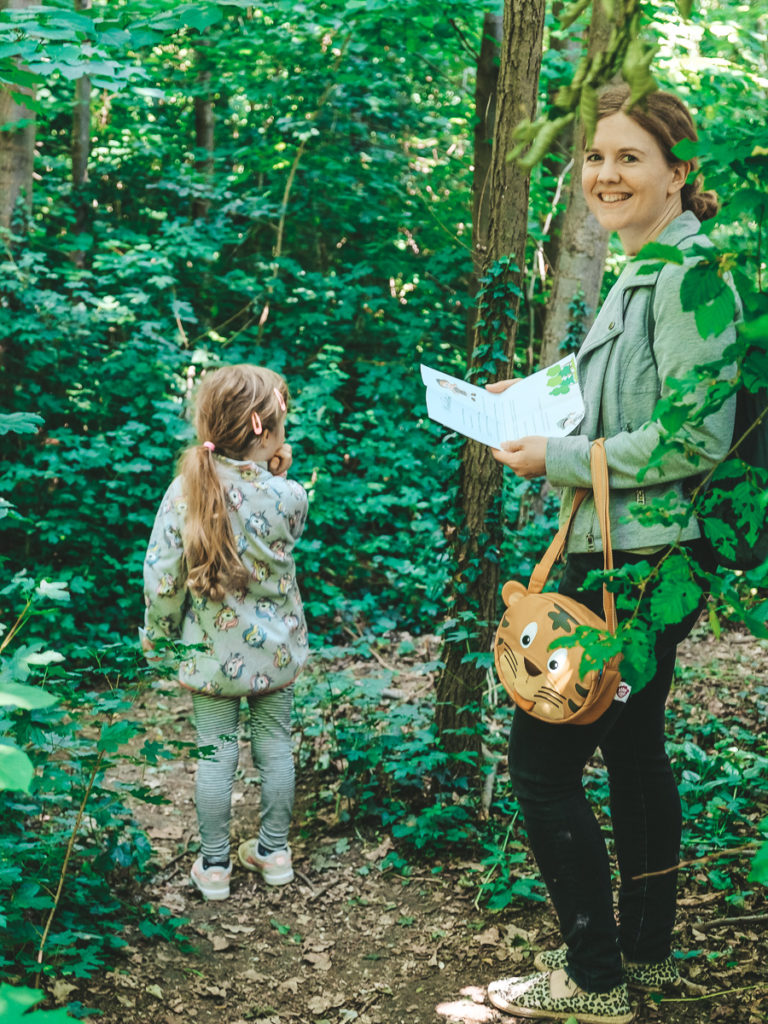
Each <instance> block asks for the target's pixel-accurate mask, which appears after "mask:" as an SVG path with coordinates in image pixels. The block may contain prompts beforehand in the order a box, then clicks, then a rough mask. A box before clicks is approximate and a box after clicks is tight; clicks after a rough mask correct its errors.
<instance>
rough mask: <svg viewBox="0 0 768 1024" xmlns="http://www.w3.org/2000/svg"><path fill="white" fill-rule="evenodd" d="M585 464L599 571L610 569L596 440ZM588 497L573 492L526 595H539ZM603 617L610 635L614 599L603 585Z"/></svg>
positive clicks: (606, 504)
mask: <svg viewBox="0 0 768 1024" xmlns="http://www.w3.org/2000/svg"><path fill="white" fill-rule="evenodd" d="M589 465H590V471H591V473H592V489H593V493H594V496H595V508H596V510H597V521H598V524H599V526H600V536H601V537H602V539H603V568H604V569H606V570H610V569H612V568H613V546H612V544H611V518H610V490H609V484H608V462H607V459H606V455H605V441H604V439H603V438H599V440H597V441H593V443H592V446H591V448H590V451H589ZM588 494H589V491H588V490H587V489H586V488H585V487H579V488H578V489H577V490H576V491H574V495H573V504H572V505H571V511H570V513H569V515H568V519H567V521H566V522H565V523H563V525H562V526H561V527H560V529H559V530H558V531H557V533H556V534H555V536H554V537H553V538H552V543H551V544H550V545H549V547H548V548H547V550H546V551H545V552H544V556H543V558H542V559H541V561H540V562H539V563H538V565H537V566H536V567H535V568H534V570H533V572H532V573H531V579H530V582H529V584H528V593H529V594H540V593H541V591H542V590H543V589H544V585H545V583H546V582H547V580H548V579H549V574H550V572H551V571H552V566H553V565H554V564H555V562H556V561H557V559H558V558H560V556H561V555H562V553H563V551H564V549H565V542H566V540H567V538H568V531H569V530H570V528H571V523H572V521H573V517H574V516H575V515H576V512H577V510H578V509H579V507H580V505H581V503H582V502H583V501H584V498H585V497H586V496H587V495H588ZM603 616H604V618H605V621H606V623H607V625H608V629H609V630H610V632H611V633H615V632H616V625H617V619H616V598H615V597H614V595H613V594H612V593H611V592H610V591H609V590H608V587H607V586H605V584H603Z"/></svg>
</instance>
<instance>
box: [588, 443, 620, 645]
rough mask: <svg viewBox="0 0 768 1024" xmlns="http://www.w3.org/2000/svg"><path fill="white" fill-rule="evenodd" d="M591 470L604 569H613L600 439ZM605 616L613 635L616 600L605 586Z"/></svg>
mask: <svg viewBox="0 0 768 1024" xmlns="http://www.w3.org/2000/svg"><path fill="white" fill-rule="evenodd" d="M589 468H590V470H591V472H592V491H593V493H594V495H595V509H596V510H597V521H598V524H599V526H600V536H601V537H602V539H603V568H604V569H605V570H606V571H608V570H610V569H612V568H613V542H612V541H611V515H610V485H609V483H608V460H607V458H606V454H605V440H604V438H602V437H601V438H599V439H598V440H597V441H595V442H594V443H593V444H592V447H591V448H590V450H589ZM603 616H604V618H605V621H606V622H607V624H608V629H609V630H610V632H611V633H615V632H616V626H617V620H616V598H615V596H614V595H613V594H612V593H611V592H610V591H609V590H608V587H607V586H606V585H605V584H603Z"/></svg>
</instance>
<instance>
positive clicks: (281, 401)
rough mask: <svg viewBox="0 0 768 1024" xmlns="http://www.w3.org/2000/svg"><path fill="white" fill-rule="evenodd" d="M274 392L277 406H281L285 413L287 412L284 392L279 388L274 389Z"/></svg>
mask: <svg viewBox="0 0 768 1024" xmlns="http://www.w3.org/2000/svg"><path fill="white" fill-rule="evenodd" d="M272 390H273V391H274V392H275V398H276V399H277V404H278V405H279V406H280V408H281V409H282V410H283V412H285V399H284V398H283V395H282V392H280V391H279V390H278V389H277V388H272Z"/></svg>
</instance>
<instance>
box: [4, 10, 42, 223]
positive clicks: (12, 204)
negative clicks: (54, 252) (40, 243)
mask: <svg viewBox="0 0 768 1024" xmlns="http://www.w3.org/2000/svg"><path fill="white" fill-rule="evenodd" d="M31 6H32V0H0V10H25V9H26V8H28V7H31ZM25 94H26V95H31V93H30V91H29V90H25V89H23V88H20V89H19V90H18V91H16V92H11V91H10V90H9V89H0V127H2V129H3V130H2V131H0V228H6V229H7V228H10V229H11V230H13V232H14V233H16V234H18V233H21V232H23V231H24V230H25V227H26V221H27V219H28V217H29V215H30V214H31V211H32V167H33V164H34V159H35V115H34V112H33V111H32V110H31V109H30V108H29V107H28V106H27V105H26V104H25V103H24V99H23V97H24V95H25ZM19 214H20V215H21V216H19Z"/></svg>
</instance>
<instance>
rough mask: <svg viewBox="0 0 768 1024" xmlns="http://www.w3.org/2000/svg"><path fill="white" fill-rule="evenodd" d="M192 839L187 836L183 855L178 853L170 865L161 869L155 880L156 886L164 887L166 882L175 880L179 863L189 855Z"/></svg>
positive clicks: (172, 858) (170, 861) (165, 865)
mask: <svg viewBox="0 0 768 1024" xmlns="http://www.w3.org/2000/svg"><path fill="white" fill-rule="evenodd" d="M191 838H192V837H191V836H187V837H186V840H185V842H184V849H183V850H182V851H181V853H177V854H176V856H175V857H171V859H170V860H169V861H168V863H167V864H164V865H163V867H161V868H160V870H159V871H158V873H157V875H156V877H155V879H154V882H155V885H163V884H164V883H165V882H168V881H170V880H171V878H173V876H174V875H175V874H176V872H177V871H178V870H179V861H181V860H183V859H184V857H186V856H187V854H188V853H189V842H190V839H191Z"/></svg>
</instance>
